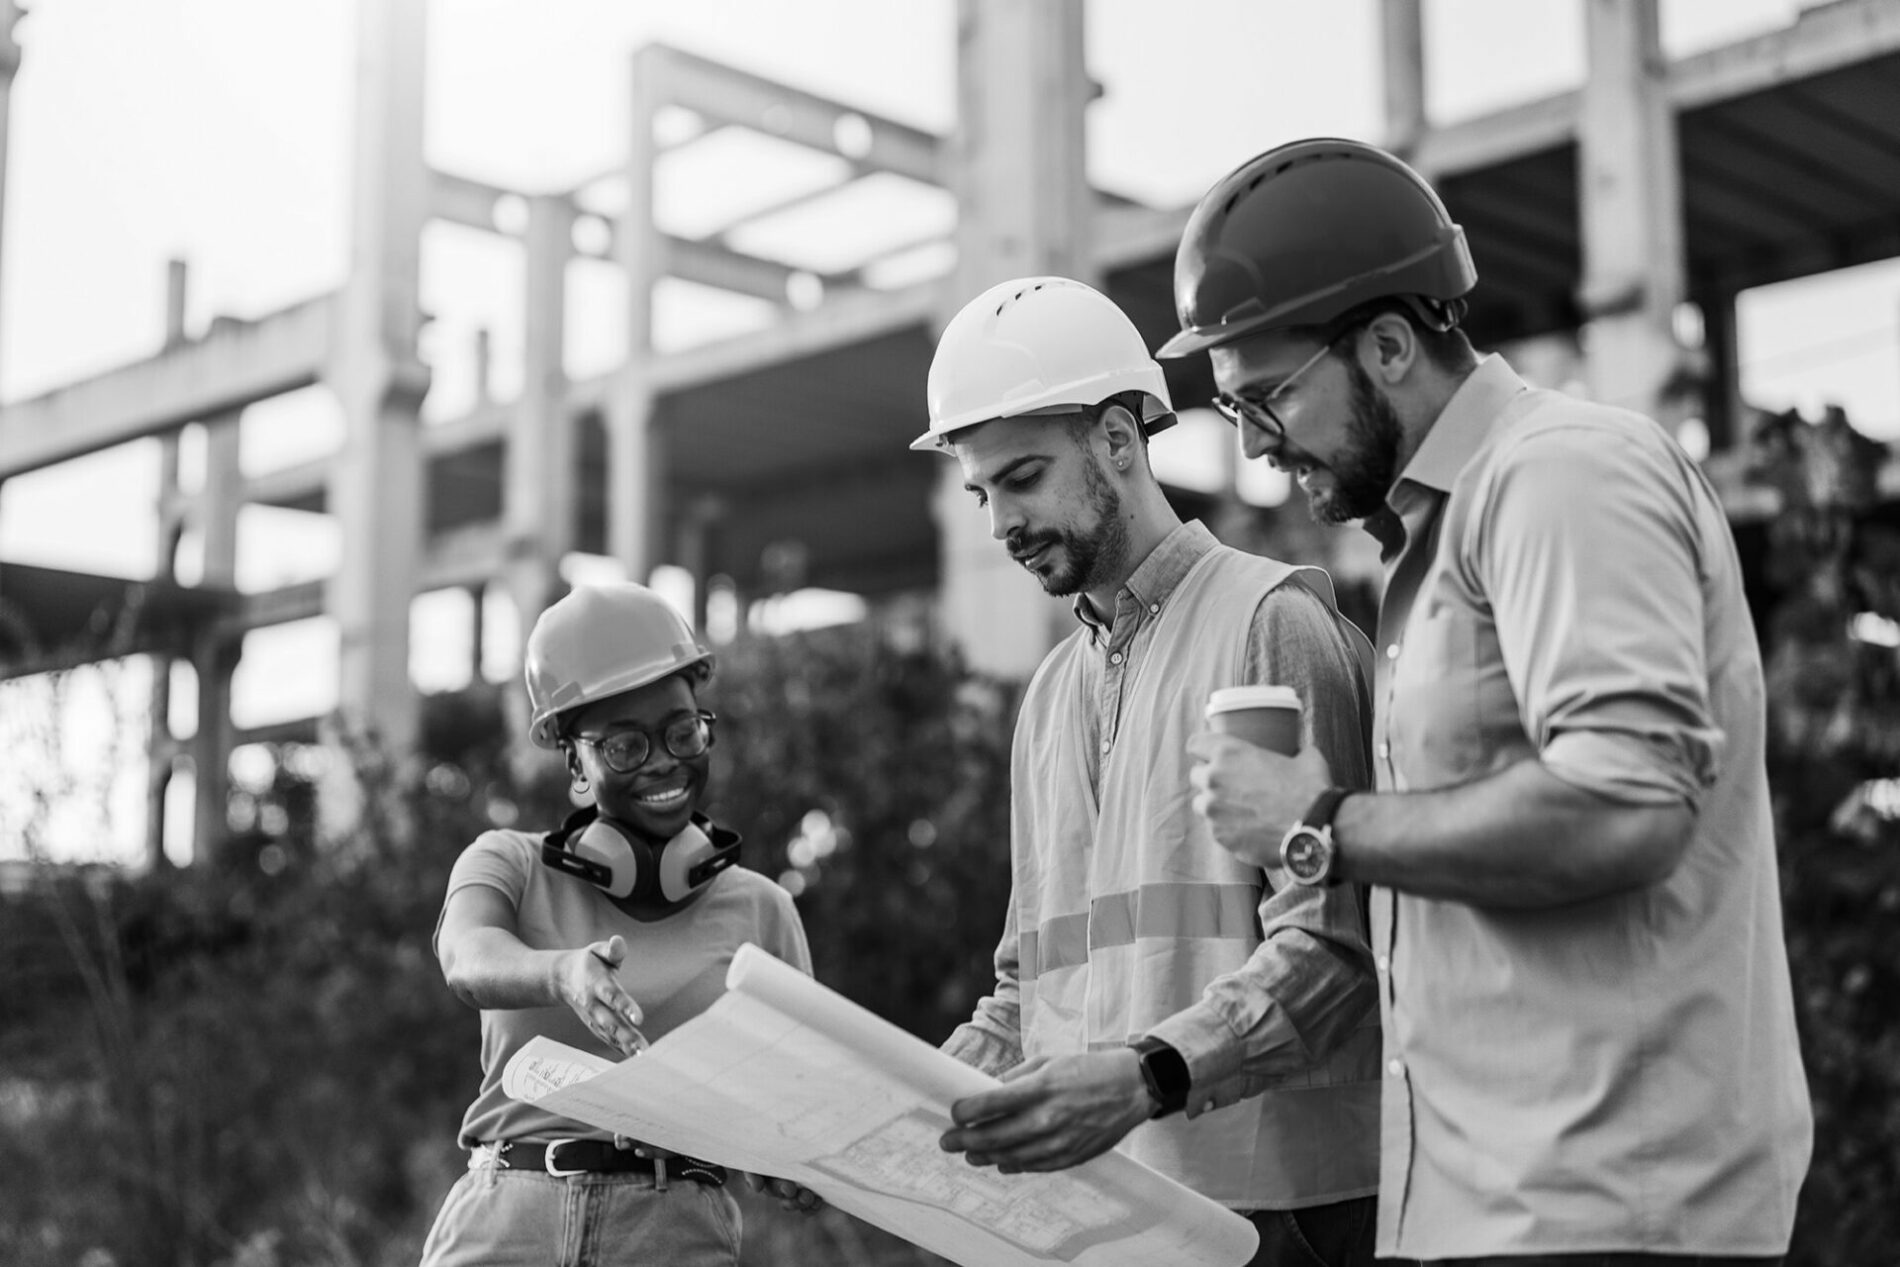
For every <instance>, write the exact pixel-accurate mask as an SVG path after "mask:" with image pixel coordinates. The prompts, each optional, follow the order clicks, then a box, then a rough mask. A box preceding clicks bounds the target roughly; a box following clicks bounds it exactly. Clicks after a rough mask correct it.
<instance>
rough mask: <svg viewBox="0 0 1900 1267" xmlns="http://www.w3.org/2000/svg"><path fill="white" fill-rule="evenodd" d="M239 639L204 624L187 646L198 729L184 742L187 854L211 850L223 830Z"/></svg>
mask: <svg viewBox="0 0 1900 1267" xmlns="http://www.w3.org/2000/svg"><path fill="white" fill-rule="evenodd" d="M237 661H238V644H237V643H236V642H235V641H231V640H227V639H225V638H223V637H221V636H220V635H219V634H217V633H216V632H215V631H210V630H207V631H206V632H205V634H204V635H203V636H201V637H200V638H199V639H198V642H197V645H196V646H194V647H193V648H192V655H191V664H192V668H193V669H195V670H196V671H197V675H198V730H197V733H196V734H194V735H192V737H191V742H190V745H189V751H190V753H191V768H192V807H191V856H192V858H193V860H194V861H203V860H204V859H207V858H211V857H213V856H214V855H215V853H216V850H217V848H218V846H219V844H220V843H222V841H223V840H224V833H225V831H226V830H227V817H226V814H227V800H228V797H229V793H230V782H231V748H232V746H233V745H234V743H235V742H236V728H235V727H234V726H232V724H231V675H232V673H233V672H235V671H236V669H237Z"/></svg>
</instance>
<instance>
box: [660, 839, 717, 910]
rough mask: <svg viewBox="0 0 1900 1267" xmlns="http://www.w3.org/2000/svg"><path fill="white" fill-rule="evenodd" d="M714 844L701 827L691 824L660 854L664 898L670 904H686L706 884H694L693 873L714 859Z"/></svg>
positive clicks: (702, 882)
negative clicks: (705, 862)
mask: <svg viewBox="0 0 1900 1267" xmlns="http://www.w3.org/2000/svg"><path fill="white" fill-rule="evenodd" d="M713 852H714V850H713V842H712V840H711V838H710V837H708V836H707V835H706V833H705V832H703V831H701V830H700V829H699V824H697V823H688V824H687V825H686V829H685V830H684V831H682V832H680V834H679V835H677V836H675V837H673V839H672V840H670V841H668V842H667V844H666V848H664V849H662V850H661V851H660V896H662V897H664V898H665V899H666V900H667V901H669V902H683V901H685V900H686V899H687V898H689V897H691V896H692V895H693V890H695V889H697V888H699V887H700V885H701V884H704V883H705V881H704V880H701V881H700V882H699V884H695V883H694V882H693V878H692V875H693V870H694V868H696V867H698V866H699V864H700V863H702V862H704V861H706V859H708V858H710V857H712V855H713Z"/></svg>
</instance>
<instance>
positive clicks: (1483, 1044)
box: [1344, 357, 1811, 1259]
mask: <svg viewBox="0 0 1900 1267" xmlns="http://www.w3.org/2000/svg"><path fill="white" fill-rule="evenodd" d="M1366 527H1367V529H1368V531H1370V532H1372V533H1373V534H1374V535H1375V536H1376V537H1377V538H1378V540H1379V542H1380V544H1381V546H1382V548H1383V559H1384V562H1385V567H1386V578H1387V589H1386V594H1385V597H1384V601H1383V603H1382V606H1381V611H1380V619H1379V638H1378V643H1379V646H1378V656H1377V660H1376V663H1377V679H1378V680H1377V684H1376V687H1375V694H1376V699H1377V710H1376V717H1375V723H1374V754H1375V769H1376V773H1377V780H1378V787H1379V789H1380V790H1381V791H1396V792H1408V791H1418V792H1422V791H1427V790H1430V789H1437V788H1448V787H1454V786H1457V785H1459V784H1463V783H1467V782H1470V781H1473V780H1477V779H1482V778H1484V777H1486V776H1488V775H1492V774H1495V773H1497V772H1499V771H1501V770H1504V769H1506V768H1508V767H1510V766H1512V765H1515V764H1517V763H1518V762H1521V761H1527V760H1536V761H1539V762H1541V763H1542V764H1543V765H1544V767H1545V768H1546V769H1547V770H1548V771H1550V772H1551V773H1552V774H1554V775H1556V776H1557V777H1558V778H1560V779H1563V780H1564V781H1566V782H1568V783H1571V784H1573V785H1575V786H1577V787H1579V788H1584V789H1587V790H1589V791H1590V792H1593V793H1595V794H1597V795H1599V796H1601V797H1603V798H1605V799H1606V800H1608V801H1611V802H1615V803H1619V804H1629V805H1641V804H1672V803H1680V804H1686V805H1689V806H1691V807H1693V808H1694V809H1695V810H1696V819H1695V826H1694V830H1693V835H1692V837H1691V839H1690V841H1689V844H1688V846H1687V850H1686V852H1685V853H1684V855H1683V857H1682V860H1681V862H1680V864H1679V865H1678V866H1677V867H1676V868H1675V870H1674V871H1673V872H1672V873H1671V874H1670V875H1669V876H1668V877H1667V878H1665V879H1663V880H1661V881H1658V882H1656V883H1654V884H1651V885H1649V886H1647V887H1644V888H1642V889H1639V890H1636V891H1633V892H1626V893H1619V894H1615V895H1612V896H1609V897H1600V898H1593V899H1588V900H1584V901H1579V902H1576V903H1574V904H1571V905H1568V906H1560V907H1553V908H1546V909H1535V910H1515V909H1512V910H1506V909H1489V908H1479V907H1475V906H1471V905H1467V904H1463V903H1457V902H1449V901H1436V900H1430V899H1426V898H1420V897H1414V896H1409V895H1406V894H1397V895H1395V894H1393V893H1391V892H1390V891H1388V890H1383V889H1381V890H1375V892H1374V895H1373V906H1372V917H1373V947H1374V950H1375V953H1376V956H1377V959H1376V963H1377V966H1378V969H1379V974H1380V995H1381V998H1380V1006H1381V1013H1382V1017H1383V1020H1384V1043H1385V1060H1386V1065H1385V1069H1386V1073H1385V1078H1384V1084H1385V1092H1384V1096H1383V1103H1382V1110H1381V1135H1382V1139H1381V1171H1380V1207H1379V1235H1378V1242H1379V1243H1378V1249H1379V1253H1380V1254H1381V1255H1382V1256H1385V1255H1390V1256H1395V1257H1396V1256H1404V1257H1419V1258H1427V1259H1431V1258H1445V1257H1467V1256H1474V1257H1475V1256H1483V1255H1503V1254H1554V1253H1582V1252H1589V1251H1624V1252H1650V1253H1662V1254H1685V1255H1688V1254H1706V1255H1738V1256H1739V1255H1775V1254H1781V1253H1783V1252H1784V1251H1785V1250H1786V1248H1787V1244H1788V1234H1789V1230H1790V1227H1791V1224H1792V1220H1793V1215H1794V1204H1795V1196H1796V1192H1797V1190H1798V1189H1799V1186H1800V1182H1801V1178H1802V1176H1803V1174H1804V1173H1805V1171H1806V1167H1807V1161H1808V1154H1809V1147H1810V1136H1811V1118H1810V1114H1809V1107H1808V1100H1807V1094H1806V1089H1805V1082H1804V1079H1803V1074H1802V1068H1801V1061H1800V1055H1799V1051H1798V1049H1797V1046H1796V1039H1795V1031H1794V1018H1793V1009H1792V1003H1791V997H1790V989H1789V978H1788V966H1787V958H1786V952H1785V949H1784V945H1783V940H1782V927H1781V911H1780V894H1779V888H1778V883H1777V872H1776V866H1775V849H1774V838H1773V832H1772V823H1771V818H1770V812H1769V799H1768V784H1767V776H1766V770H1765V766H1764V763H1763V736H1764V730H1765V725H1764V702H1763V695H1764V692H1763V685H1762V673H1761V660H1760V653H1759V650H1758V648H1757V646H1756V643H1755V637H1754V631H1753V626H1752V624H1751V622H1750V619H1749V614H1748V609H1747V606H1746V603H1745V600H1744V597H1743V592H1742V584H1741V577H1740V569H1739V566H1738V563H1737V559H1736V555H1735V550H1734V544H1733V539H1732V536H1731V534H1730V532H1729V529H1728V524H1727V520H1726V518H1725V516H1724V514H1723V511H1722V508H1721V505H1720V503H1719V502H1718V501H1717V499H1716V497H1715V494H1714V493H1713V491H1712V490H1711V489H1710V487H1709V485H1708V484H1707V482H1706V481H1705V480H1704V479H1703V477H1702V475H1701V472H1700V471H1699V470H1697V468H1696V467H1695V465H1694V463H1692V462H1691V461H1690V460H1689V459H1688V457H1687V456H1686V455H1685V454H1684V453H1683V452H1682V450H1681V449H1680V447H1679V446H1677V445H1676V444H1675V442H1674V441H1673V440H1671V439H1670V438H1669V437H1668V436H1667V435H1666V434H1665V433H1664V432H1663V431H1662V430H1661V428H1659V427H1658V426H1656V424H1655V423H1653V422H1651V421H1650V420H1649V419H1647V418H1643V417H1641V416H1639V415H1636V414H1632V413H1629V412H1626V411H1623V410H1616V409H1610V408H1606V407H1603V406H1599V405H1594V404H1590V403H1587V402H1584V401H1580V400H1576V399H1573V398H1570V397H1567V396H1564V395H1562V394H1559V393H1555V392H1545V391H1533V390H1531V389H1530V388H1528V387H1527V386H1526V385H1525V384H1524V383H1523V381H1522V380H1520V379H1519V378H1518V377H1517V375H1516V374H1515V373H1513V372H1512V371H1511V369H1510V367H1509V366H1507V365H1506V364H1505V363H1504V362H1503V361H1502V360H1500V359H1498V358H1496V357H1488V358H1486V359H1485V360H1484V361H1483V362H1482V363H1481V364H1480V365H1479V367H1478V368H1477V369H1476V371H1474V372H1473V373H1472V374H1471V375H1470V377H1469V378H1468V379H1467V380H1466V381H1465V382H1464V383H1463V384H1462V385H1461V386H1460V388H1459V390H1458V391H1457V393H1456V394H1455V395H1454V396H1453V398H1452V399H1451V401H1450V402H1449V403H1448V404H1447V406H1446V407H1445V409H1444V411H1443V413H1442V414H1441V415H1440V416H1439V417H1438V419H1437V420H1436V421H1435V422H1434V423H1433V425H1432V427H1431V430H1430V431H1429V432H1428V434H1427V435H1426V437H1425V439H1424V441H1423V443H1422V444H1421V445H1420V447H1419V449H1418V452H1417V453H1416V454H1415V455H1414V456H1413V458H1412V459H1411V461H1410V462H1409V463H1408V465H1407V466H1406V468H1405V471H1404V473H1403V474H1402V476H1401V477H1400V479H1399V481H1398V482H1397V484H1396V485H1395V487H1394V489H1393V491H1392V493H1391V494H1390V496H1389V498H1388V502H1387V506H1386V508H1385V509H1383V510H1382V511H1380V512H1379V513H1377V514H1375V515H1374V516H1372V517H1371V518H1370V519H1368V520H1367V524H1366ZM1344 847H1345V848H1346V850H1347V852H1348V855H1350V850H1351V841H1350V839H1348V840H1347V841H1346V842H1345V843H1344ZM1545 847H1547V846H1546V844H1545V843H1544V842H1542V841H1540V840H1537V839H1535V838H1527V839H1525V840H1524V841H1523V842H1522V848H1523V849H1525V850H1527V851H1530V850H1538V849H1542V848H1545Z"/></svg>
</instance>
